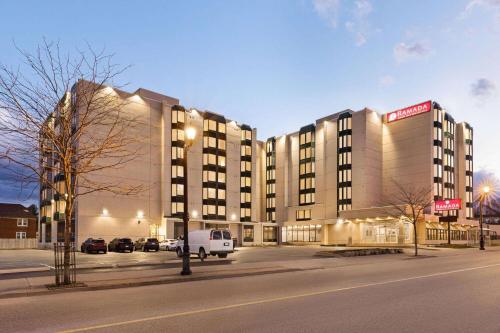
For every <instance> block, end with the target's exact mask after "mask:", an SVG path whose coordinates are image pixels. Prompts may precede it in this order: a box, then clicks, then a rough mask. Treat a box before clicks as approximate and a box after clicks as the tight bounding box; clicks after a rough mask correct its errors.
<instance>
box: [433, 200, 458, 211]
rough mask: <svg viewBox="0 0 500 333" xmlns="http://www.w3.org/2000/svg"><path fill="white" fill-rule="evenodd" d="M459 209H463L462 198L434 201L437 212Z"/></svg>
mask: <svg viewBox="0 0 500 333" xmlns="http://www.w3.org/2000/svg"><path fill="white" fill-rule="evenodd" d="M458 209H462V199H449V200H437V201H435V202H434V210H435V211H436V212H442V211H445V210H458Z"/></svg>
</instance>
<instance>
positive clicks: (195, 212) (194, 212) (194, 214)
mask: <svg viewBox="0 0 500 333" xmlns="http://www.w3.org/2000/svg"><path fill="white" fill-rule="evenodd" d="M191 216H192V217H194V218H197V217H198V211H196V210H193V211H192V212H191Z"/></svg>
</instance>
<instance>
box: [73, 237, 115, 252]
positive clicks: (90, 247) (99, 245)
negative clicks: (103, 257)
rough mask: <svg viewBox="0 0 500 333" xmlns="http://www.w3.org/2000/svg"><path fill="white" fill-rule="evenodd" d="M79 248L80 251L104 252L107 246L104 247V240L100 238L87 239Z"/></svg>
mask: <svg viewBox="0 0 500 333" xmlns="http://www.w3.org/2000/svg"><path fill="white" fill-rule="evenodd" d="M80 250H81V251H82V253H91V252H95V253H99V252H103V253H104V254H106V253H107V252H108V248H107V247H106V242H105V241H104V239H102V238H97V239H94V238H89V239H87V240H86V241H85V242H83V243H82V246H81V247H80Z"/></svg>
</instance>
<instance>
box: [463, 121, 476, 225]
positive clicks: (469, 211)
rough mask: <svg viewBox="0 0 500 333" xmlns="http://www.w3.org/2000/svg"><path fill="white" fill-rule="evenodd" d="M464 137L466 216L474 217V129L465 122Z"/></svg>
mask: <svg viewBox="0 0 500 333" xmlns="http://www.w3.org/2000/svg"><path fill="white" fill-rule="evenodd" d="M464 137H465V138H464V139H465V214H466V218H468V219H472V218H474V211H473V204H474V200H473V193H472V192H473V186H474V182H473V172H474V168H473V158H472V156H473V155H472V151H473V140H472V137H473V129H472V127H471V126H470V125H469V124H467V123H466V124H465V129H464Z"/></svg>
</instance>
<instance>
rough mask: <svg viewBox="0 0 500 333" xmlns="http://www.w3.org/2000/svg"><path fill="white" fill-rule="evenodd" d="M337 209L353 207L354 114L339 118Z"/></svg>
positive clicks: (342, 115)
mask: <svg viewBox="0 0 500 333" xmlns="http://www.w3.org/2000/svg"><path fill="white" fill-rule="evenodd" d="M337 144H338V149H337V189H338V191H337V211H338V212H340V211H343V210H351V208H352V115H351V114H350V113H348V112H345V113H342V114H341V115H340V116H339V119H338V120H337Z"/></svg>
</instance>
